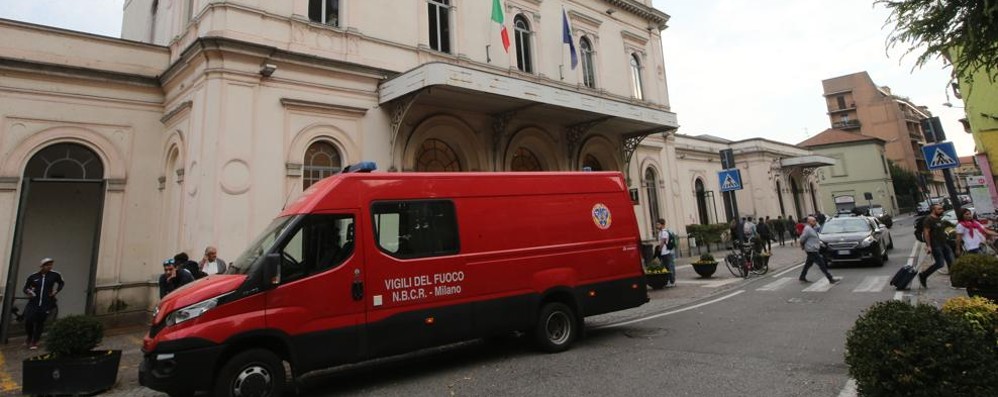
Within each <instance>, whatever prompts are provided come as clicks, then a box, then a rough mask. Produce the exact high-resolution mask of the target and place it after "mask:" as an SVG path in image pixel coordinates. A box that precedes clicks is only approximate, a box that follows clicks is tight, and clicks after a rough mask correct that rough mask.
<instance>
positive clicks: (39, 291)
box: [23, 258, 66, 350]
mask: <svg viewBox="0 0 998 397" xmlns="http://www.w3.org/2000/svg"><path fill="white" fill-rule="evenodd" d="M39 266H41V268H40V269H39V270H38V271H37V272H35V273H34V274H32V275H30V276H28V280H27V281H26V282H25V283H24V288H23V290H24V293H25V294H26V295H28V305H27V306H25V307H24V328H25V331H26V332H27V339H26V340H25V342H24V344H25V345H26V346H27V347H28V348H29V349H31V350H35V349H37V348H38V341H39V340H41V338H42V329H43V328H44V327H45V320H46V319H47V318H48V315H49V313H51V312H52V310H55V308H56V304H57V302H58V299H56V295H58V294H59V292H61V291H62V289H63V287H65V286H66V282H65V281H63V280H62V275H61V274H59V272H57V271H54V270H52V267H54V266H55V260H54V259H52V258H45V259H42V261H41V263H40V264H39Z"/></svg>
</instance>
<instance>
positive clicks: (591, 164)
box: [582, 154, 603, 171]
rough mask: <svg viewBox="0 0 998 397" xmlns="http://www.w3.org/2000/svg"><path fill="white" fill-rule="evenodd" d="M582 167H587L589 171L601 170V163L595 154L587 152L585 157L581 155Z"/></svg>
mask: <svg viewBox="0 0 998 397" xmlns="http://www.w3.org/2000/svg"><path fill="white" fill-rule="evenodd" d="M582 169H584V170H585V169H588V170H589V171H603V165H602V164H600V162H599V160H597V159H596V156H593V155H591V154H587V155H586V157H583V159H582Z"/></svg>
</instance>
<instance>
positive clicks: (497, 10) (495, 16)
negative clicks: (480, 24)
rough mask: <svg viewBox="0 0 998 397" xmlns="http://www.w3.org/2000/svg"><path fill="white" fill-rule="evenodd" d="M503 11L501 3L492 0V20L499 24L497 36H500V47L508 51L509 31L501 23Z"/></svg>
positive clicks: (497, 0)
mask: <svg viewBox="0 0 998 397" xmlns="http://www.w3.org/2000/svg"><path fill="white" fill-rule="evenodd" d="M504 19H505V18H503V12H502V4H499V0H492V22H495V23H497V24H499V29H500V30H499V36H501V37H502V49H503V51H506V53H507V54H508V53H509V31H508V30H506V24H504V23H503V20H504Z"/></svg>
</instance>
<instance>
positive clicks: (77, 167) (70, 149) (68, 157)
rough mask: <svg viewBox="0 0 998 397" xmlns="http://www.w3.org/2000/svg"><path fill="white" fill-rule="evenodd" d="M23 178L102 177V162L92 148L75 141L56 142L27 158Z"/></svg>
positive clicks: (92, 178)
mask: <svg viewBox="0 0 998 397" xmlns="http://www.w3.org/2000/svg"><path fill="white" fill-rule="evenodd" d="M24 177H25V178H37V179H79V180H101V179H104V164H103V163H101V161H100V158H98V157H97V154H95V153H94V152H93V151H92V150H90V149H88V148H87V147H85V146H82V145H78V144H75V143H57V144H55V145H52V146H49V147H47V148H45V149H42V150H41V151H40V152H38V153H37V154H35V155H34V156H32V157H31V160H28V165H27V167H25V169H24Z"/></svg>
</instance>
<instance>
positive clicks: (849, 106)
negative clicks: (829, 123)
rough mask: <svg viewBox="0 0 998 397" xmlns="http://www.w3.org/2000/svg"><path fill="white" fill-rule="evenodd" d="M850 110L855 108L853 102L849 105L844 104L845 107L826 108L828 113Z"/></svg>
mask: <svg viewBox="0 0 998 397" xmlns="http://www.w3.org/2000/svg"><path fill="white" fill-rule="evenodd" d="M850 110H856V104H855V103H850V104H849V105H846V107H838V108H835V109H828V114H836V113H842V112H848V111H850Z"/></svg>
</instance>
